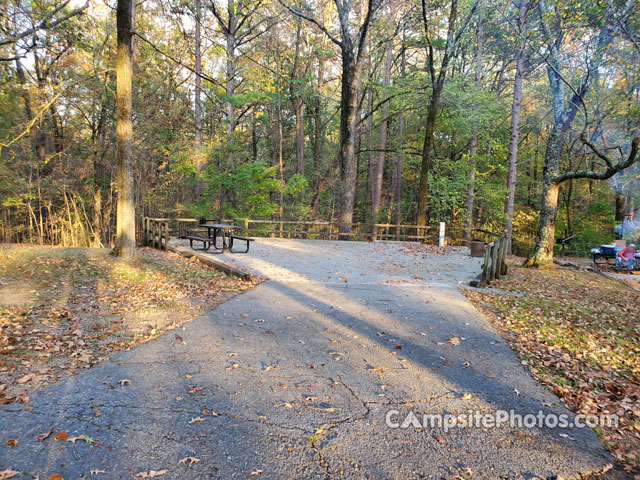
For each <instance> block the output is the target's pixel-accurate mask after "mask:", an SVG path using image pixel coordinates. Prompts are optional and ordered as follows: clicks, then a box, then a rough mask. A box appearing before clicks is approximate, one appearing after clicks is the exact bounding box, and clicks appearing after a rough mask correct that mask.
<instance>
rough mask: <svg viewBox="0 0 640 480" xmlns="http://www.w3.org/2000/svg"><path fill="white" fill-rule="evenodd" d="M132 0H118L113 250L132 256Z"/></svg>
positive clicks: (134, 223) (134, 224)
mask: <svg viewBox="0 0 640 480" xmlns="http://www.w3.org/2000/svg"><path fill="white" fill-rule="evenodd" d="M134 7H135V3H134V1H133V0H118V8H117V15H116V18H117V31H118V34H117V37H118V53H117V57H116V113H117V125H116V137H117V154H116V157H117V164H118V178H117V188H118V207H117V217H116V240H115V248H114V250H113V254H114V255H116V256H121V257H125V258H130V257H131V256H133V253H134V250H135V246H136V216H135V207H134V191H133V127H132V124H131V84H132V81H131V80H132V72H133V68H132V67H133V15H134Z"/></svg>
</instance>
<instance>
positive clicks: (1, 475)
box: [0, 468, 20, 480]
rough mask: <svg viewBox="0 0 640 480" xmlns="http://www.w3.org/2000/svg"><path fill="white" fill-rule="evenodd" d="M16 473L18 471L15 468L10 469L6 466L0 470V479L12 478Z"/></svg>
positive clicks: (17, 473)
mask: <svg viewBox="0 0 640 480" xmlns="http://www.w3.org/2000/svg"><path fill="white" fill-rule="evenodd" d="M16 475H20V472H16V471H15V470H11V469H10V468H7V469H5V470H0V480H5V479H6V478H13V477H15V476H16Z"/></svg>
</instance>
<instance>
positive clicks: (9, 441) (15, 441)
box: [7, 438, 18, 448]
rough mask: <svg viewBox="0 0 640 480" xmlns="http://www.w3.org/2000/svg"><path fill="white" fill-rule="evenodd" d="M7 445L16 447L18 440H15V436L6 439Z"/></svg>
mask: <svg viewBox="0 0 640 480" xmlns="http://www.w3.org/2000/svg"><path fill="white" fill-rule="evenodd" d="M7 445H8V446H9V447H11V448H13V447H16V446H17V445H18V440H16V439H15V438H10V439H9V440H7Z"/></svg>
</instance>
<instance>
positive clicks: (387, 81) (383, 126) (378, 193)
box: [371, 41, 393, 240]
mask: <svg viewBox="0 0 640 480" xmlns="http://www.w3.org/2000/svg"><path fill="white" fill-rule="evenodd" d="M392 61H393V54H392V51H391V42H390V41H389V42H387V43H386V46H385V52H384V73H383V80H382V86H383V87H385V89H386V88H388V87H389V86H390V85H391V62H392ZM388 124H389V107H388V103H385V104H384V105H383V106H382V109H381V118H380V138H379V140H378V141H379V144H378V145H379V152H378V162H377V164H376V176H375V182H374V184H373V198H372V202H371V217H372V222H371V223H372V224H373V225H372V227H371V240H375V239H376V235H377V233H378V227H376V223H378V214H379V212H380V200H381V198H382V181H383V179H384V160H385V156H386V152H385V150H386V149H387V128H388Z"/></svg>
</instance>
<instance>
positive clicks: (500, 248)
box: [470, 236, 507, 287]
mask: <svg viewBox="0 0 640 480" xmlns="http://www.w3.org/2000/svg"><path fill="white" fill-rule="evenodd" d="M506 259H507V237H503V236H499V237H498V238H497V239H496V240H494V241H493V242H491V243H487V244H485V247H484V261H483V262H482V272H480V275H478V276H477V277H476V278H474V279H473V280H471V283H470V285H471V286H472V287H484V286H485V285H488V284H490V283H491V282H493V281H495V280H499V279H500V278H501V277H504V276H505V275H506V274H507V261H506Z"/></svg>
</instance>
